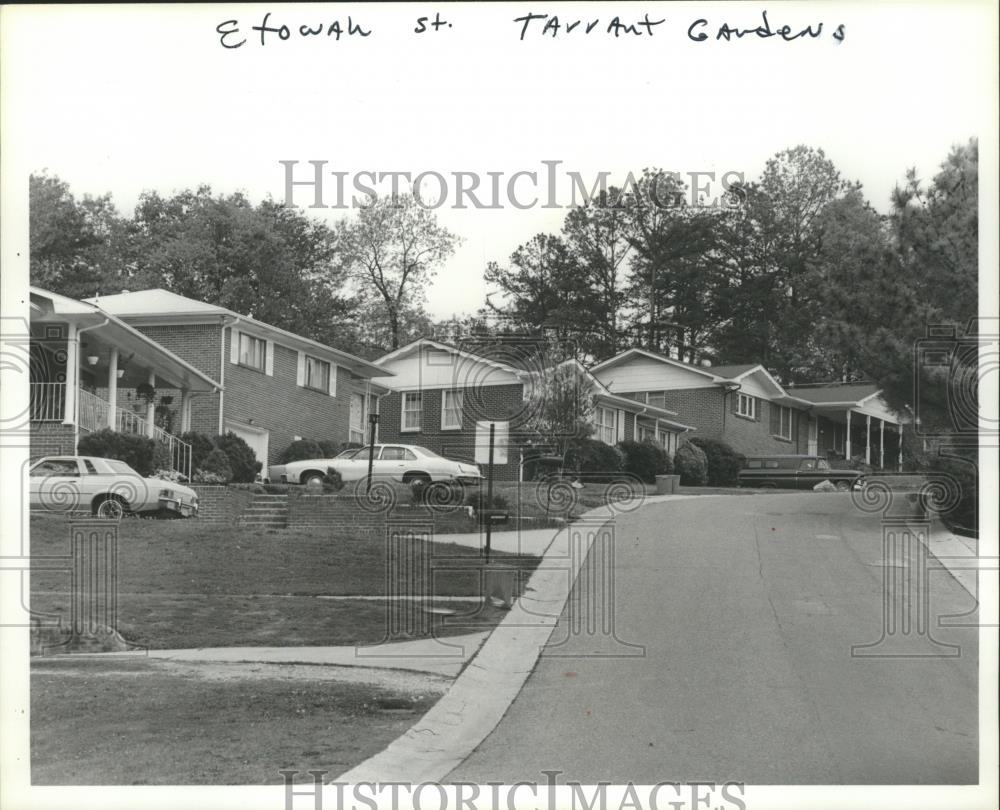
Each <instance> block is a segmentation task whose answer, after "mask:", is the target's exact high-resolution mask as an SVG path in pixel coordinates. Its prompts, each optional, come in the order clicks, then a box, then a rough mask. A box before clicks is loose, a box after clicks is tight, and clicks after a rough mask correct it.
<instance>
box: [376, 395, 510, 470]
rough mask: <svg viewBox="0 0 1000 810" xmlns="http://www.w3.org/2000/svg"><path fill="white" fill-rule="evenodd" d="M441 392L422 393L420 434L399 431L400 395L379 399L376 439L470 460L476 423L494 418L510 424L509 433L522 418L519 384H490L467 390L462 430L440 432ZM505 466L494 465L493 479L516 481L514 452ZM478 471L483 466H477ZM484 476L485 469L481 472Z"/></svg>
mask: <svg viewBox="0 0 1000 810" xmlns="http://www.w3.org/2000/svg"><path fill="white" fill-rule="evenodd" d="M441 393H442V392H441V391H440V390H426V391H423V397H422V406H423V409H422V410H423V413H422V419H421V426H420V430H419V431H405V432H403V431H401V430H400V421H401V415H400V408H401V403H402V394H401V393H400V392H398V391H395V392H393V393H391V394H388V395H386V396H384V397H382V402H381V406H380V408H381V417H380V419H379V440H380V441H383V442H400V443H402V444H419V445H422V446H423V447H427V448H428V449H430V450H433V451H434V452H436V453H440V454H441V455H443V456H447V457H448V458H453V459H457V460H462V459H466V460H469V461H471V460H472V459H473V458H474V457H475V435H476V422H477V421H485V420H488V419H493V420H497V421H510V422H511V430H512V432H513V431H515V430H516V425H517V423H518V422H519V421H520V420H521V419H523V418H524V413H523V402H524V394H523V388H522V386H521V385H520V384H514V385H493V386H484V387H482V388H477V389H466V391H465V397H464V402H463V409H462V410H463V412H462V428H461V429H460V430H442V429H441ZM507 458H508V461H507V463H506V464H502V465H501V464H498V465H494V468H493V472H494V477H495V478H496V480H498V481H516V480H517V468H518V460H519V454H518V451H517V450H516V449H512V451H511V452H510V453H509V454H508V456H507ZM480 467H481V468H483V467H484V465H480ZM483 474H484V475H485V474H486V470H485V469H483Z"/></svg>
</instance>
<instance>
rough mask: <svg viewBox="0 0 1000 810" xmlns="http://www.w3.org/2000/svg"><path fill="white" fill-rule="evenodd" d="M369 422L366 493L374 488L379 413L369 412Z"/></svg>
mask: <svg viewBox="0 0 1000 810" xmlns="http://www.w3.org/2000/svg"><path fill="white" fill-rule="evenodd" d="M368 424H369V425H371V429H370V430H369V431H368V437H369V438H368V483H367V484H366V485H365V493H366V494H367V493H369V492H371V489H372V467H373V465H374V463H375V430H376V429H377V428H378V414H377V413H370V414H368Z"/></svg>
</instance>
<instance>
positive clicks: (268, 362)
mask: <svg viewBox="0 0 1000 810" xmlns="http://www.w3.org/2000/svg"><path fill="white" fill-rule="evenodd" d="M264 373H265V374H266V375H267V376H268V377H273V376H274V341H273V340H269V341H267V344H266V348H265V349H264Z"/></svg>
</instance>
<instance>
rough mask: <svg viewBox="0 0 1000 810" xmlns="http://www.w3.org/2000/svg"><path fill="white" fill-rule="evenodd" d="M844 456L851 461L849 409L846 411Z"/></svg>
mask: <svg viewBox="0 0 1000 810" xmlns="http://www.w3.org/2000/svg"><path fill="white" fill-rule="evenodd" d="M844 455H845V456H846V457H847V460H848V461H850V460H851V409H850V408H848V409H847V437H846V438H845V439H844Z"/></svg>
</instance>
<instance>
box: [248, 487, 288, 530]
mask: <svg viewBox="0 0 1000 810" xmlns="http://www.w3.org/2000/svg"><path fill="white" fill-rule="evenodd" d="M238 522H239V525H241V526H247V527H250V528H256V529H286V528H288V496H287V495H259V494H258V495H254V496H253V500H252V501H251V502H250V506H249V507H247V510H246V511H245V512H244V513H243V514H242V515H241V516H240V518H239V521H238Z"/></svg>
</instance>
